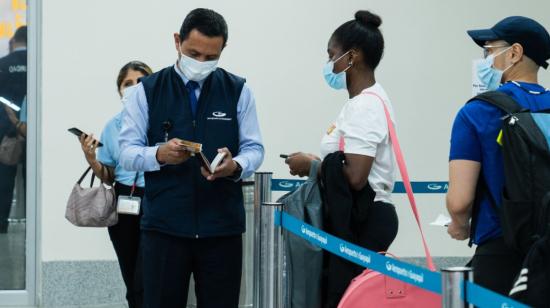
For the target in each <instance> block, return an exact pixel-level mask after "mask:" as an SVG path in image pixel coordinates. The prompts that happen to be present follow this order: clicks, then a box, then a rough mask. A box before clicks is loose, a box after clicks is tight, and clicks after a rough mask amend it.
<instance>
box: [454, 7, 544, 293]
mask: <svg viewBox="0 0 550 308" xmlns="http://www.w3.org/2000/svg"><path fill="white" fill-rule="evenodd" d="M468 34H469V35H470V37H471V38H472V39H473V40H474V42H475V43H476V44H477V45H479V46H480V47H482V48H483V56H484V59H483V60H482V61H480V62H479V64H478V66H477V75H478V77H479V79H480V80H481V81H482V83H483V84H484V85H485V86H486V87H487V89H488V90H496V91H500V92H503V93H505V94H507V95H509V96H510V97H512V98H513V99H514V100H515V101H517V103H519V104H520V105H521V106H522V107H524V108H527V109H529V110H531V111H533V112H536V111H539V110H544V109H549V108H550V92H549V91H548V90H547V89H545V88H544V87H542V86H541V85H539V84H538V72H539V69H540V67H543V68H544V69H546V68H547V67H548V63H547V60H548V59H549V58H550V36H549V35H548V32H547V31H546V29H545V28H544V27H543V26H542V25H541V24H539V23H538V22H536V21H534V20H532V19H530V18H527V17H521V16H512V17H508V18H505V19H503V20H502V21H500V22H498V23H497V24H496V25H495V26H493V27H492V28H490V29H484V30H472V31H468ZM503 115H504V112H503V111H502V110H501V109H499V108H497V107H495V106H493V105H491V104H489V103H487V102H483V101H481V100H473V101H470V103H468V104H466V105H465V106H464V107H462V108H461V109H460V111H459V112H458V114H457V116H456V119H455V122H454V124H453V129H452V134H451V149H450V155H449V191H448V194H447V209H448V211H449V213H450V214H451V217H452V222H451V223H450V224H449V226H448V230H447V231H448V233H449V235H450V236H451V237H452V238H454V239H457V240H466V239H468V238H470V241H471V243H474V244H476V245H477V248H476V252H475V254H474V257H473V259H472V267H473V268H474V280H475V282H476V283H478V284H480V285H482V286H484V287H487V288H489V289H491V290H494V291H496V292H499V293H501V294H506V295H507V294H508V292H509V291H510V289H511V288H512V285H513V280H514V278H515V276H516V275H517V274H518V273H519V270H520V268H521V265H522V261H523V259H524V253H522V252H518V251H517V250H515V249H512V248H511V247H509V246H508V245H507V244H506V243H505V242H504V239H503V236H502V226H501V222H500V219H499V216H498V213H497V212H496V211H495V206H496V207H500V206H501V202H502V192H503V188H504V180H505V178H504V163H503V157H502V152H501V147H500V145H499V144H498V142H497V137H498V134H499V132H500V130H501V128H502V116H503ZM478 180H479V181H478ZM479 185H483V186H484V189H482V190H479V188H480V187H478V186H479ZM476 192H478V193H477V194H478V195H477V196H476ZM479 192H481V193H479ZM474 201H475V202H474ZM474 203H475V204H476V206H475V207H474V206H473V205H474ZM471 218H475V219H472V221H473V222H472V228H470V227H471V226H470V219H471ZM470 233H471V234H470Z"/></svg>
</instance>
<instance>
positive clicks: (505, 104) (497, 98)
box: [467, 91, 525, 114]
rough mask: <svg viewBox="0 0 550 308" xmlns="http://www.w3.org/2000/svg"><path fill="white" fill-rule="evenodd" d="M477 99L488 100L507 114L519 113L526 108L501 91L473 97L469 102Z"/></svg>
mask: <svg viewBox="0 0 550 308" xmlns="http://www.w3.org/2000/svg"><path fill="white" fill-rule="evenodd" d="M475 100H480V101H484V102H487V103H489V104H491V105H493V106H495V107H497V108H499V109H501V110H503V111H504V112H506V113H507V114H513V113H518V112H520V111H522V110H524V109H525V108H523V107H522V106H521V105H520V104H518V103H517V102H516V101H515V100H514V99H513V98H512V97H511V96H510V95H508V94H506V93H504V92H500V91H489V92H485V93H481V94H479V95H477V96H475V97H473V98H471V99H470V100H469V101H468V102H467V103H470V102H472V101H475Z"/></svg>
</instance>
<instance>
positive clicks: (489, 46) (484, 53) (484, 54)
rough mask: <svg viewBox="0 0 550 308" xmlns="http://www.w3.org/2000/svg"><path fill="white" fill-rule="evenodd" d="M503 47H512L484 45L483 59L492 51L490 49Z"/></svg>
mask: <svg viewBox="0 0 550 308" xmlns="http://www.w3.org/2000/svg"><path fill="white" fill-rule="evenodd" d="M503 47H510V45H483V58H484V59H485V58H487V57H488V56H489V55H490V54H491V51H490V50H489V48H503Z"/></svg>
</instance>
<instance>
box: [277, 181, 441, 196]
mask: <svg viewBox="0 0 550 308" xmlns="http://www.w3.org/2000/svg"><path fill="white" fill-rule="evenodd" d="M304 182H305V181H304V180H287V179H272V180H271V189H272V190H273V191H293V190H295V189H296V188H298V187H300V185H302V184H303V183H304ZM411 185H412V189H413V192H414V193H417V194H446V193H447V188H448V187H449V183H448V182H411ZM393 193H394V194H404V193H406V191H405V185H404V184H403V182H395V186H394V188H393Z"/></svg>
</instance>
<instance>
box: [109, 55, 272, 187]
mask: <svg viewBox="0 0 550 308" xmlns="http://www.w3.org/2000/svg"><path fill="white" fill-rule="evenodd" d="M174 69H175V71H176V72H177V73H178V75H179V76H180V77H181V79H182V80H183V82H184V84H187V82H188V81H189V80H188V79H187V78H185V76H184V75H183V74H182V73H181V72H180V71H179V69H178V68H177V65H174ZM203 84H204V81H201V82H199V88H198V89H197V90H196V92H195V94H196V95H197V99H198V98H199V97H200V92H201V89H202V86H203ZM123 101H125V103H124V109H123V111H122V129H121V131H120V138H119V144H120V149H121V153H120V163H121V164H122V166H123V167H124V168H125V169H127V170H139V171H156V170H159V169H160V168H161V166H160V164H159V163H158V161H157V159H156V153H157V149H158V146H149V143H148V141H147V130H148V128H149V127H148V126H149V110H148V108H149V107H148V105H147V98H146V96H145V90H144V89H143V85H142V84H141V83H139V84H137V85H135V86H133V87H132V89H131V90H128V91H126V92H125V97H124V98H123ZM237 121H238V124H239V153H238V154H237V155H235V153H232V154H233V155H234V157H233V159H234V160H235V161H236V162H238V163H239V165H240V166H241V167H242V168H243V172H242V173H241V179H244V178H248V177H249V176H251V175H252V174H253V173H254V172H255V171H256V170H257V169H258V168H259V167H260V165H261V164H262V162H263V159H264V146H263V144H262V136H261V133H260V126H259V124H258V117H257V114H256V103H255V99H254V96H253V95H252V91H251V90H250V88H248V86H247V85H246V84H244V87H243V89H242V92H241V96H240V97H239V101H238V102H237Z"/></svg>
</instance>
